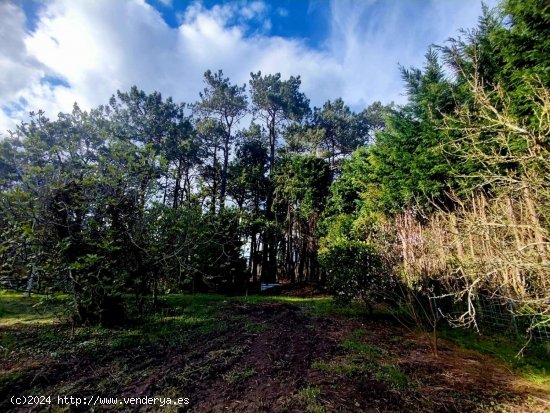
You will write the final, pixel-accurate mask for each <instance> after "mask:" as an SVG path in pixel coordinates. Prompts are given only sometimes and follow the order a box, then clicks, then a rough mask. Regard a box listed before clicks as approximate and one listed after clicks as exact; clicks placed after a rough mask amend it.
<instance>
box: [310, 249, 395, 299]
mask: <svg viewBox="0 0 550 413" xmlns="http://www.w3.org/2000/svg"><path fill="white" fill-rule="evenodd" d="M319 261H320V264H321V266H322V267H323V269H324V270H325V271H326V273H327V282H328V286H329V288H330V289H331V290H332V292H333V293H334V294H335V295H336V299H337V300H338V301H340V302H343V303H345V302H350V301H352V300H354V299H358V300H361V301H363V302H364V303H365V304H367V305H369V306H370V305H372V304H373V303H374V302H375V301H376V299H377V298H379V297H381V296H383V295H384V292H385V290H386V289H387V288H390V287H391V285H390V284H391V279H390V277H389V275H388V272H387V271H386V270H385V265H384V262H383V260H382V258H381V255H380V254H379V253H378V252H377V251H376V249H375V248H374V246H373V245H372V244H370V243H368V242H364V241H353V240H347V239H342V238H341V239H338V240H335V241H333V242H332V243H330V244H329V245H326V246H323V247H322V248H321V249H320V251H319Z"/></svg>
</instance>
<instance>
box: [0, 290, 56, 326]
mask: <svg viewBox="0 0 550 413" xmlns="http://www.w3.org/2000/svg"><path fill="white" fill-rule="evenodd" d="M65 299H66V296H63V295H56V296H55V297H51V296H47V295H41V294H33V295H31V296H30V297H23V293H21V292H13V291H4V290H0V326H9V325H13V324H18V323H23V324H41V323H46V324H47V323H52V322H54V321H58V320H59V319H60V318H61V317H62V314H63V301H64V300H65Z"/></svg>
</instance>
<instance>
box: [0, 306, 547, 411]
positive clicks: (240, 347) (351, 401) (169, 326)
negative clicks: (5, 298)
mask: <svg viewBox="0 0 550 413" xmlns="http://www.w3.org/2000/svg"><path fill="white" fill-rule="evenodd" d="M323 300H324V301H321V300H319V301H315V300H311V301H310V302H308V301H304V300H299V299H297V298H294V297H289V298H279V299H273V300H270V299H266V298H260V297H249V299H247V300H245V299H227V298H224V297H219V296H202V297H197V298H191V299H190V298H185V297H183V298H182V297H179V298H178V297H168V298H167V303H166V306H165V310H164V311H163V313H162V314H161V315H159V317H158V318H157V319H155V320H152V321H151V323H150V324H146V325H145V326H144V327H140V328H139V329H138V328H136V329H131V328H130V329H124V330H102V329H81V330H79V331H76V332H75V334H74V337H72V338H71V336H70V333H71V332H70V329H69V328H68V327H66V326H63V325H45V324H40V325H23V324H12V325H0V333H2V336H1V337H2V340H3V341H2V342H3V343H4V344H3V345H2V346H3V347H4V348H8V347H10V344H9V342H11V343H12V344H11V347H10V349H9V350H8V351H6V352H5V355H4V357H3V358H0V411H2V412H4V411H48V409H49V410H50V411H68V410H69V408H68V407H67V406H58V405H56V404H55V403H52V405H51V406H35V407H33V408H29V407H24V408H19V409H17V408H15V407H14V406H13V405H11V404H10V402H9V398H10V396H12V395H23V394H24V395H31V394H32V395H52V396H54V395H55V396H57V395H73V396H81V397H93V396H101V397H115V396H116V397H119V398H121V397H123V396H127V397H141V396H144V395H147V396H156V397H171V398H173V399H176V398H178V397H187V398H189V399H190V400H189V404H188V405H183V406H180V407H174V406H164V407H160V406H136V405H129V404H122V405H117V406H112V405H109V406H95V407H94V408H93V409H92V408H91V407H89V406H79V407H75V406H72V407H71V408H70V410H71V411H91V410H93V411H113V410H120V411H184V412H185V411H189V412H333V411H335V412H339V411H341V412H390V411H391V412H399V411H403V412H415V411H426V412H430V411H432V412H467V411H524V412H536V411H540V412H543V411H549V408H550V401H549V399H550V397H549V396H548V393H547V391H548V387H547V386H543V385H541V386H539V387H538V388H537V386H535V385H534V384H532V383H530V382H527V381H525V380H523V379H521V378H519V377H517V376H516V375H515V374H514V373H512V372H511V371H509V370H508V369H507V368H506V367H505V366H504V365H502V364H500V363H499V362H497V361H496V360H495V359H493V358H491V357H488V356H485V355H481V354H479V353H476V352H472V351H468V350H463V349H460V348H458V347H456V346H454V345H453V344H451V343H449V342H446V341H442V343H441V345H440V354H439V357H437V358H436V357H435V356H434V355H433V354H432V353H431V350H430V347H429V345H428V343H427V341H426V340H425V338H424V337H423V336H421V335H415V334H412V333H410V332H408V331H406V330H405V329H403V328H402V327H400V326H398V325H396V324H394V323H393V322H392V321H391V320H386V319H383V318H381V319H367V318H365V317H364V316H363V315H362V314H358V313H357V312H355V311H352V310H350V311H343V310H342V311H336V310H335V311H328V310H327V309H328V308H329V307H330V305H329V304H327V303H328V301H326V299H323ZM350 316H353V317H352V318H350ZM0 320H1V319H0ZM360 320H361V321H360ZM10 340H11V341H10ZM545 409H546V410H545Z"/></svg>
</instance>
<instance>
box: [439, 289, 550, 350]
mask: <svg viewBox="0 0 550 413" xmlns="http://www.w3.org/2000/svg"><path fill="white" fill-rule="evenodd" d="M435 306H436V308H437V311H438V312H439V313H441V314H442V315H443V317H444V318H445V319H447V321H448V322H449V323H450V324H455V325H463V326H465V327H474V328H477V329H478V330H479V331H480V332H482V333H483V332H491V333H498V334H499V335H506V336H514V337H523V338H525V337H530V338H531V339H533V340H536V341H546V340H550V316H540V315H533V314H529V313H524V312H521V311H520V310H519V309H518V308H516V306H515V304H514V302H513V301H511V300H509V299H506V298H502V297H497V296H491V295H484V294H480V295H478V296H477V297H476V299H475V300H472V301H471V302H470V303H468V302H466V301H464V300H463V301H458V302H453V303H451V304H449V302H446V303H443V301H442V300H441V299H436V300H435ZM464 315H467V316H466V317H464ZM468 321H470V322H468Z"/></svg>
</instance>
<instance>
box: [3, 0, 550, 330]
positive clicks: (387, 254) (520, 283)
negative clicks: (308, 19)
mask: <svg viewBox="0 0 550 413" xmlns="http://www.w3.org/2000/svg"><path fill="white" fill-rule="evenodd" d="M549 13H550V11H549V8H548V6H547V5H545V2H544V1H542V0H530V1H519V0H506V1H504V2H503V3H502V4H501V5H499V6H498V7H497V8H495V9H492V10H491V9H488V8H487V7H484V9H483V14H482V16H481V17H480V18H479V23H478V26H477V27H476V28H474V29H471V30H463V31H461V32H460V35H459V37H457V38H452V39H449V41H448V42H447V43H446V44H445V45H443V46H432V47H430V48H429V50H428V52H427V53H426V57H425V64H424V66H423V67H422V68H405V67H401V68H400V70H401V74H402V77H403V81H404V85H405V90H406V93H407V97H408V103H407V104H405V105H401V106H396V105H393V104H389V105H384V104H382V103H380V102H375V103H373V104H371V105H370V106H368V107H367V108H365V109H364V110H362V111H359V112H354V111H352V110H351V109H350V107H349V106H348V105H346V104H345V102H344V101H343V100H342V99H339V98H338V99H334V100H330V101H327V102H326V103H325V104H324V105H323V106H322V107H319V108H318V107H313V108H311V105H310V101H309V99H308V98H307V96H306V95H305V94H304V93H303V92H302V91H301V89H300V87H301V81H300V77H299V76H296V77H294V76H291V77H289V78H288V79H283V78H282V77H281V75H280V74H268V75H266V74H262V73H261V72H258V73H251V76H250V80H249V83H248V85H236V84H233V83H232V82H231V80H230V79H229V78H227V77H225V75H224V74H223V72H222V71H221V70H220V71H218V72H212V71H207V72H206V73H205V74H204V89H203V91H202V92H201V93H200V94H199V96H198V100H197V101H196V102H195V103H191V104H184V103H177V102H174V101H173V100H172V99H171V98H164V97H163V96H162V95H161V94H160V93H158V92H153V93H150V94H148V93H146V92H144V91H141V90H139V89H138V88H137V87H132V88H131V90H130V91H128V92H121V91H118V92H117V93H116V94H115V95H114V96H113V97H112V98H111V99H110V101H109V103H108V104H105V105H102V106H99V107H98V108H95V109H92V110H90V111H88V112H87V111H83V110H81V109H80V108H79V107H78V106H77V105H76V104H75V106H74V109H73V111H72V112H71V113H61V114H59V116H58V118H57V119H55V120H49V119H47V118H46V117H45V115H44V113H43V112H41V111H39V112H36V113H31V118H30V121H29V122H27V123H22V124H21V125H20V126H19V127H18V128H17V130H16V131H13V132H11V133H10V136H9V137H7V138H6V139H4V140H3V141H1V143H0V191H1V200H0V227H1V228H2V232H1V234H2V235H1V236H0V261H1V263H2V264H1V268H0V271H1V274H2V276H4V277H5V279H8V280H19V281H21V282H24V283H25V285H26V287H25V288H26V289H27V290H28V291H30V290H31V289H32V288H42V289H51V290H52V291H58V290H62V291H66V292H69V293H70V296H71V297H72V302H71V309H72V312H73V315H74V317H75V319H77V320H79V321H82V322H101V323H108V322H109V320H110V319H111V318H112V317H113V316H114V315H117V314H121V313H120V311H126V312H128V311H129V309H128V308H125V307H124V306H125V305H127V304H126V303H127V300H123V299H122V297H126V296H129V295H132V296H134V297H135V301H134V303H135V304H136V305H135V306H134V305H133V304H132V308H138V309H141V308H144V306H146V305H147V300H146V299H145V298H147V297H150V296H152V297H153V300H154V299H155V297H156V296H157V294H159V293H167V292H174V291H224V292H238V291H244V290H245V289H246V288H247V286H248V285H250V284H255V283H257V282H259V281H263V282H274V281H277V280H288V281H289V282H319V283H323V284H326V285H327V286H328V287H329V288H330V289H331V290H332V291H333V292H334V293H335V294H336V296H337V297H339V298H340V299H342V300H351V299H357V298H360V299H362V300H363V301H365V302H366V303H372V302H374V301H377V300H381V299H382V300H388V299H392V300H393V303H394V304H397V305H403V303H404V302H405V304H406V303H407V302H410V299H411V298H410V292H411V291H423V292H425V296H428V295H430V294H431V295H432V296H433V295H434V294H440V295H442V296H443V295H446V296H453V297H455V298H456V299H459V298H461V299H463V298H464V297H469V298H470V299H471V298H472V297H473V298H475V296H476V294H478V293H480V292H482V291H488V292H492V293H498V294H499V295H501V296H503V297H507V298H510V299H513V300H515V301H516V302H517V303H518V306H517V308H518V311H520V309H521V311H527V312H528V313H529V314H536V315H537V317H538V316H540V315H541V314H546V313H547V312H548V311H549V310H548V309H549V308H550V301H549V296H548V293H547V291H549V289H548V282H549V280H548V276H547V274H548V273H549V272H548V270H549V262H550V259H549V254H550V252H549V251H550V248H549V234H548V227H549V221H548V219H549V218H548V217H549V216H550V214H549V211H550V206H549V202H550V191H549V184H548V179H547V177H548V176H550V175H549V174H548V172H549V169H550V168H549V161H548V160H549V156H548V151H549V148H550V147H549V142H548V139H549V138H548V136H549V134H548V132H549V128H550V127H549V122H548V117H549V93H548V82H549V77H550V75H549V67H550V65H549V61H548V60H549V57H548V53H547V50H548V47H549V46H550V40H549V38H548V35H547V32H546V29H545V28H546V27H547V26H548V23H549V20H550V19H549ZM495 268H496V271H495ZM392 297H393V298H392ZM395 297H397V298H395ZM407 300H409V301H407ZM526 308H527V310H526ZM466 316H467V317H465V318H464V317H463V318H462V320H463V321H464V320H466V319H468V320H471V319H475V314H473V313H472V311H471V309H468V311H467V313H466ZM535 319H536V320H539V321H540V318H533V320H535ZM546 320H547V319H546ZM539 321H537V322H539Z"/></svg>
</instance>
